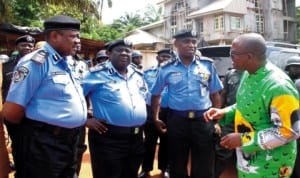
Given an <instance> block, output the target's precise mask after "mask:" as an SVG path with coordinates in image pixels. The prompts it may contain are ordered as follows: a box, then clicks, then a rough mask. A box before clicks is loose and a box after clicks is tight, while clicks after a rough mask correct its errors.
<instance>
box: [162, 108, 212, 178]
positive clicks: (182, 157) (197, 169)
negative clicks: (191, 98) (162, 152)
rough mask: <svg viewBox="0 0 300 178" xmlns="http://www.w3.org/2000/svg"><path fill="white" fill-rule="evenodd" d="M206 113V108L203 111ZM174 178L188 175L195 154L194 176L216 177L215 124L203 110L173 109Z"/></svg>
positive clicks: (171, 147) (170, 123) (170, 122)
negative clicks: (189, 163) (209, 120)
mask: <svg viewBox="0 0 300 178" xmlns="http://www.w3.org/2000/svg"><path fill="white" fill-rule="evenodd" d="M203 112H204V111H203ZM167 130H168V132H167V133H168V148H169V149H168V150H169V159H170V177H171V178H184V177H186V172H187V162H188V157H189V152H190V153H191V175H190V177H191V178H213V170H214V159H215V157H214V156H215V153H214V139H213V132H214V126H213V123H212V122H205V121H204V119H203V113H202V112H200V111H198V112H193V113H192V112H182V114H181V112H177V111H174V110H170V116H169V117H168V121H167Z"/></svg>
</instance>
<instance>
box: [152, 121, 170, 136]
mask: <svg viewBox="0 0 300 178" xmlns="http://www.w3.org/2000/svg"><path fill="white" fill-rule="evenodd" d="M154 125H155V127H156V128H157V129H158V130H159V132H160V133H166V132H167V126H166V124H165V123H164V122H163V121H162V120H160V119H157V120H154Z"/></svg>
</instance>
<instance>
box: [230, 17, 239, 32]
mask: <svg viewBox="0 0 300 178" xmlns="http://www.w3.org/2000/svg"><path fill="white" fill-rule="evenodd" d="M230 28H231V30H239V29H241V18H240V17H234V16H231V17H230Z"/></svg>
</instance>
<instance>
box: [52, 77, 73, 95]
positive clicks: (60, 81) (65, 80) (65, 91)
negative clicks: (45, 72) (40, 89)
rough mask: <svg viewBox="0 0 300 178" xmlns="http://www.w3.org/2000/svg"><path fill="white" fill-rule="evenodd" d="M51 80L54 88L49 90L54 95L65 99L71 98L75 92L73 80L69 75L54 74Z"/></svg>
mask: <svg viewBox="0 0 300 178" xmlns="http://www.w3.org/2000/svg"><path fill="white" fill-rule="evenodd" d="M51 80H52V82H53V86H52V87H51V86H49V90H51V91H52V92H53V93H52V94H53V95H57V96H64V97H68V96H69V97H70V96H71V93H72V91H74V90H73V89H72V84H71V78H70V76H69V75H68V74H67V73H59V74H57V73H53V74H52V75H51ZM51 88H52V89H51ZM52 94H51V95H52Z"/></svg>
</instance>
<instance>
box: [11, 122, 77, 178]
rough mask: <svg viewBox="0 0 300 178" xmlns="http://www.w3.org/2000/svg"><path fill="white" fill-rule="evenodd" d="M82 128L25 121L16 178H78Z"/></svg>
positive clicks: (16, 148)
mask: <svg viewBox="0 0 300 178" xmlns="http://www.w3.org/2000/svg"><path fill="white" fill-rule="evenodd" d="M78 134H79V129H78V128H74V129H67V128H63V127H58V126H53V125H49V124H46V123H43V122H38V121H33V120H29V119H24V120H23V122H22V123H21V125H20V130H19V132H18V134H17V137H16V139H15V141H16V144H15V145H16V147H15V152H16V158H15V160H16V162H15V164H16V174H15V177H16V178H76V177H77V176H76V172H75V171H76V161H77V145H78V138H79V135H78Z"/></svg>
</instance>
